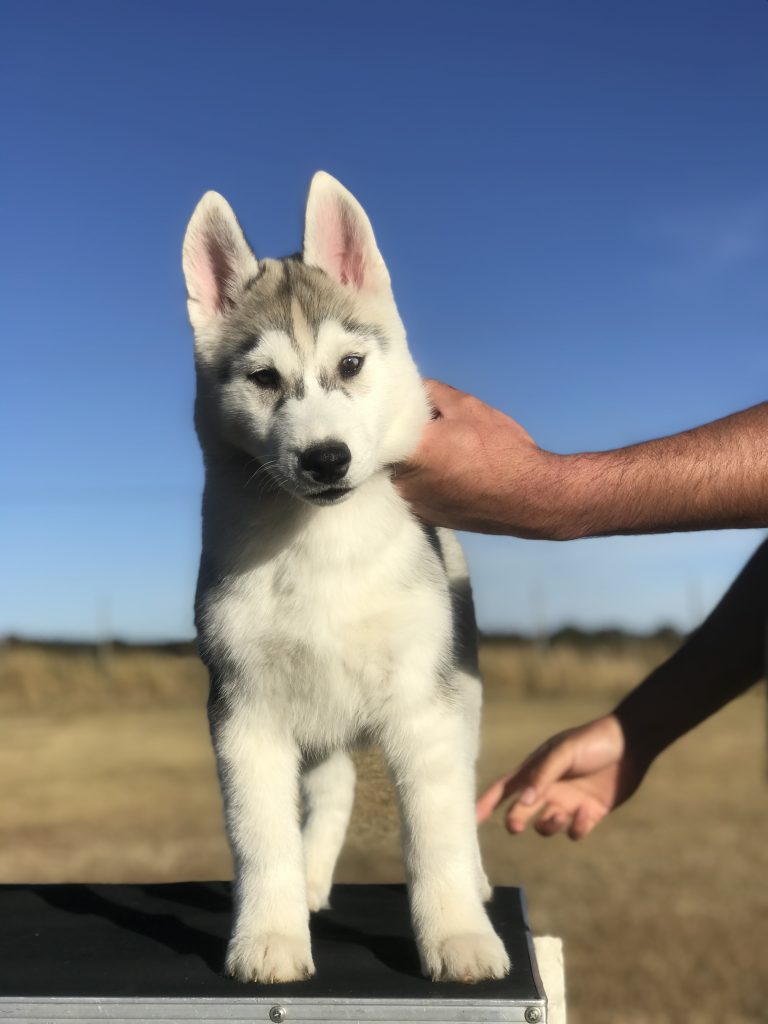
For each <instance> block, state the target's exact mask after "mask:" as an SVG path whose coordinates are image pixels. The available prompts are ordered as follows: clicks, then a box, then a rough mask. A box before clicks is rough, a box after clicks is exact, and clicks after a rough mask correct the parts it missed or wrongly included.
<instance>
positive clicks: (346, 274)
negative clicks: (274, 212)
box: [304, 171, 390, 291]
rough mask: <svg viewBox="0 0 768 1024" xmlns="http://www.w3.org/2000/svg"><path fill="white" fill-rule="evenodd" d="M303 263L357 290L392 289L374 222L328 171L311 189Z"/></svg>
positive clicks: (317, 176) (313, 180) (305, 225)
mask: <svg viewBox="0 0 768 1024" xmlns="http://www.w3.org/2000/svg"><path fill="white" fill-rule="evenodd" d="M304 262H305V263H306V264H307V265H308V266H310V267H319V268H320V269H321V270H324V271H325V273H326V274H328V276H329V277H332V278H333V279H334V281H338V282H339V284H343V285H348V286H350V287H352V288H354V289H356V290H357V291H363V290H365V291H375V290H377V289H382V288H386V289H389V287H390V281H389V274H388V272H387V268H386V265H385V263H384V260H383V258H382V255H381V253H380V252H379V249H378V246H377V245H376V238H375V237H374V234H373V228H372V227H371V222H370V221H369V220H368V217H367V215H366V212H365V210H364V209H363V208H362V206H361V205H360V203H358V201H357V200H356V199H355V197H354V196H353V195H352V193H351V192H348V191H347V190H346V189H345V188H344V186H343V185H342V184H341V183H340V182H338V181H337V180H336V179H335V178H333V177H332V176H331V175H330V174H326V172H325V171H318V172H317V174H316V175H315V176H314V177H313V179H312V184H311V185H310V186H309V195H308V197H307V212H306V218H305V222H304Z"/></svg>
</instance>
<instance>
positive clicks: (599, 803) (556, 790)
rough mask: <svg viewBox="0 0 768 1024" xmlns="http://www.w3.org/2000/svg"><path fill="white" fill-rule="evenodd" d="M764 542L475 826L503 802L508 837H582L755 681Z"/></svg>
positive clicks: (499, 784) (535, 759) (491, 793)
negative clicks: (676, 643)
mask: <svg viewBox="0 0 768 1024" xmlns="http://www.w3.org/2000/svg"><path fill="white" fill-rule="evenodd" d="M767 623H768V541H766V542H765V543H763V544H762V546H761V547H760V548H758V550H757V552H756V553H755V554H754V555H753V556H752V558H751V559H750V560H749V562H748V563H747V565H746V566H745V568H744V569H743V570H742V572H741V573H740V575H739V576H738V577H737V579H736V580H735V582H734V583H733V584H732V586H731V587H730V589H729V590H728V592H727V593H726V594H725V596H724V597H723V599H722V600H721V601H720V603H719V604H718V605H717V607H716V608H715V610H714V611H713V612H712V614H711V615H710V616H709V617H708V618H707V619H706V620H705V622H704V623H703V625H701V626H700V627H699V629H697V630H696V631H695V632H694V633H693V634H692V635H691V636H690V637H689V638H688V640H687V641H686V642H685V643H684V644H683V646H682V647H681V648H680V650H679V651H677V652H676V653H675V654H674V655H673V656H672V657H671V658H670V659H669V660H668V661H666V662H665V663H664V664H663V665H661V666H660V667H659V668H657V669H656V670H655V671H654V672H652V673H651V675H650V676H648V678H647V679H646V680H645V681H644V682H643V683H641V684H640V685H639V686H638V687H637V688H636V689H635V690H633V691H632V692H631V693H630V694H629V695H628V696H627V697H625V698H624V700H622V701H621V703H620V704H619V705H618V706H617V707H616V708H615V709H614V711H613V712H612V714H610V715H606V716H604V717H603V718H598V719H596V720H595V721H594V722H589V723H587V724H586V725H582V726H579V727H578V728H576V729H569V730H567V731H566V732H563V733H560V734H558V735H557V736H553V737H552V738H551V739H550V740H547V742H546V743H544V744H542V746H541V747H539V748H538V749H537V750H536V751H534V752H533V753H532V754H531V755H530V756H529V757H528V758H526V760H525V761H524V762H523V763H522V765H520V766H519V767H518V768H517V769H516V770H515V771H513V772H511V773H510V774H509V775H505V776H504V777H503V778H501V779H498V780H497V781H496V782H495V783H494V784H493V785H492V786H491V787H490V788H489V789H488V790H486V792H485V793H484V794H483V795H482V796H481V797H480V800H479V801H478V805H477V810H478V818H479V820H480V821H483V820H485V819H486V818H487V817H488V816H489V815H490V814H491V813H492V812H493V810H494V809H495V808H496V807H498V806H499V804H501V803H503V802H504V801H505V800H506V799H508V798H509V797H513V799H512V803H511V805H510V806H509V807H508V809H507V812H506V821H507V827H508V829H509V831H510V832H512V833H515V832H521V831H522V830H523V829H524V828H525V826H526V825H527V824H528V822H529V821H530V820H531V819H532V818H537V821H536V825H535V827H536V830H537V831H538V832H540V833H541V834H542V835H545V836H548V835H554V834H555V833H557V832H560V831H561V830H563V829H567V831H568V834H569V836H570V837H571V838H572V839H581V838H583V837H584V836H585V835H587V834H588V833H589V832H591V830H592V829H593V828H594V827H595V825H597V824H598V822H600V821H601V820H602V819H603V818H604V817H605V816H606V815H607V814H608V813H609V812H610V811H612V810H614V809H615V808H616V807H618V806H619V805H620V804H621V803H623V802H624V801H625V800H627V799H628V798H629V797H630V796H631V795H632V793H634V791H635V790H636V789H637V787H638V786H639V785H640V783H641V781H642V779H643V777H644V775H645V773H646V771H647V770H648V768H649V767H650V765H651V764H652V762H653V761H654V759H655V758H656V757H657V756H658V755H659V754H660V753H661V752H662V751H663V750H665V749H666V748H667V747H668V746H669V745H670V744H671V743H673V742H674V741H675V740H676V739H678V737H680V736H682V735H683V734H684V733H686V732H688V731H689V730H690V729H693V728H694V727H695V726H697V725H698V724H699V723H700V722H702V721H704V719H705V718H708V717H709V716H710V715H712V714H714V712H715V711H718V710H719V709H720V708H721V707H723V706H724V705H725V704H727V703H728V701H730V700H732V699H733V698H734V697H736V696H738V695H739V694H741V693H743V692H744V691H745V690H747V689H748V688H749V687H750V686H752V684H753V683H755V682H757V681H758V679H760V678H761V676H762V675H763V673H764V671H765V667H766V641H767V639H768V631H767V629H766V624H767Z"/></svg>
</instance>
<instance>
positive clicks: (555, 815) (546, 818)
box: [533, 804, 571, 836]
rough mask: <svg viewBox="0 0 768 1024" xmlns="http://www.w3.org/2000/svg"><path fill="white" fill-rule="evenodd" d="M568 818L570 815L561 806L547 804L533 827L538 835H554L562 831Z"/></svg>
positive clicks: (568, 820)
mask: <svg viewBox="0 0 768 1024" xmlns="http://www.w3.org/2000/svg"><path fill="white" fill-rule="evenodd" d="M570 820H571V815H570V814H569V813H568V812H567V811H565V810H564V809H563V808H562V807H558V806H553V805H552V804H547V806H546V807H545V808H544V810H543V811H542V812H541V814H540V815H539V817H538V818H537V819H536V823H535V824H534V826H533V827H534V828H535V829H536V831H537V832H538V833H539V835H540V836H554V835H557V833H558V832H562V830H563V829H564V828H565V827H566V825H568V823H569V822H570Z"/></svg>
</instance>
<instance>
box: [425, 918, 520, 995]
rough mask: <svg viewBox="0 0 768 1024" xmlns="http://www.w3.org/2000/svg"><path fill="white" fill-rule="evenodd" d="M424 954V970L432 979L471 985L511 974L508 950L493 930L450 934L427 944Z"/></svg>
mask: <svg viewBox="0 0 768 1024" xmlns="http://www.w3.org/2000/svg"><path fill="white" fill-rule="evenodd" d="M421 955H422V966H423V968H424V973H425V974H426V975H427V977H429V978H431V979H432V980H433V981H463V982H465V983H466V984H472V983H473V982H475V981H485V980H487V979H488V978H503V977H504V975H505V974H509V968H510V963H509V957H508V956H507V951H506V950H505V949H504V943H503V942H502V941H501V939H500V938H499V937H498V935H496V933H495V932H493V931H489V932H469V933H467V934H464V935H451V936H450V937H448V938H445V939H441V940H440V941H439V942H434V943H425V945H424V948H423V949H422V951H421Z"/></svg>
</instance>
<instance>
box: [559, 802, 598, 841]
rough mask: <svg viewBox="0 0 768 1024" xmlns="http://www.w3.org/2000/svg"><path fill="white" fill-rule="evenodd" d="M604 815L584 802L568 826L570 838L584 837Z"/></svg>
mask: <svg viewBox="0 0 768 1024" xmlns="http://www.w3.org/2000/svg"><path fill="white" fill-rule="evenodd" d="M602 819H603V815H601V814H597V813H595V811H594V809H593V808H590V807H589V806H587V805H585V804H583V805H582V806H581V807H579V809H578V810H577V811H576V813H575V814H574V816H573V821H572V822H571V824H570V825H569V826H568V836H569V838H570V839H584V838H585V837H586V836H588V835H589V833H590V832H591V831H592V829H593V828H594V827H595V825H597V824H598V823H599V822H600V821H602Z"/></svg>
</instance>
